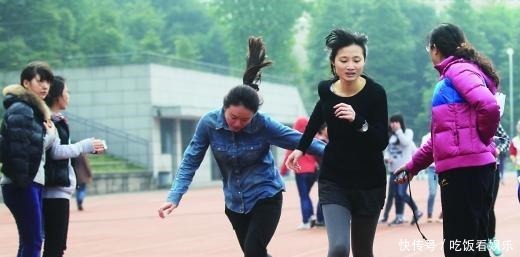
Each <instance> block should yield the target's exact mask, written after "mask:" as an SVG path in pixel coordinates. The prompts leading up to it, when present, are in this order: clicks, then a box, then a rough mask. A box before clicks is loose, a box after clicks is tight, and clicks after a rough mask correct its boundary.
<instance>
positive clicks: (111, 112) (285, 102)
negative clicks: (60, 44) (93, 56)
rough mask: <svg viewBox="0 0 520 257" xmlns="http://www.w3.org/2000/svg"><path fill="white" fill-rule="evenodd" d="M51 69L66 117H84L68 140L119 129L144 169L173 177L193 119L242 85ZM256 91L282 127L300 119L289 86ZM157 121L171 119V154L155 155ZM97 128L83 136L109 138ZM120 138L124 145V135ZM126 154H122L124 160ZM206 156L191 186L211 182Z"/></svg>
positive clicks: (213, 78) (135, 68)
mask: <svg viewBox="0 0 520 257" xmlns="http://www.w3.org/2000/svg"><path fill="white" fill-rule="evenodd" d="M54 71H55V74H57V75H61V76H63V77H65V78H66V79H67V85H68V87H69V90H70V92H71V101H70V106H69V108H68V110H67V112H68V113H70V116H72V115H75V116H78V117H81V118H82V119H85V121H84V123H82V125H81V126H80V128H74V129H73V130H72V137H73V139H74V136H75V135H76V136H77V135H81V136H82V137H84V134H85V133H79V132H80V130H82V129H86V127H89V123H95V124H98V125H101V124H102V125H103V126H106V128H104V129H105V130H112V131H115V132H118V131H122V132H124V133H125V135H126V136H127V137H131V138H132V137H135V138H140V139H142V141H144V142H145V144H146V143H147V144H148V148H149V158H150V160H151V161H150V165H149V169H151V170H152V171H153V174H154V177H157V174H158V172H160V171H164V172H170V173H172V175H173V173H174V172H175V170H176V169H177V166H178V162H179V161H180V160H181V159H182V154H183V151H184V148H185V147H186V145H187V141H188V140H189V138H190V137H191V135H192V134H193V132H194V131H193V128H194V125H195V124H196V122H197V121H198V120H199V118H200V117H201V116H202V115H203V114H205V113H206V112H208V111H210V110H212V109H215V108H219V107H221V106H222V100H223V98H224V96H225V94H226V93H227V92H228V91H229V89H230V88H232V87H234V86H236V85H240V84H242V82H241V79H240V78H237V77H230V76H223V75H218V74H213V73H205V72H200V71H193V70H186V69H182V68H174V67H168V66H163V65H156V64H145V65H126V66H106V67H93V68H74V69H56V70H54ZM18 76H19V72H10V73H4V74H0V82H3V85H7V84H13V83H18V79H19V78H18ZM259 92H260V95H261V96H262V98H263V101H264V103H263V105H262V106H261V108H260V111H262V112H265V113H267V114H268V115H270V116H271V117H273V118H274V119H276V120H278V121H280V122H282V123H284V124H287V125H291V124H292V123H293V121H294V120H295V119H296V117H298V116H300V115H306V111H305V109H304V105H303V102H302V101H301V97H300V95H299V93H298V91H297V89H296V88H295V87H292V86H286V85H280V84H274V83H269V82H266V81H263V82H262V83H261V84H260V91H259ZM163 119H169V120H173V121H174V124H175V126H174V129H173V134H174V136H173V139H172V142H171V143H172V144H173V146H172V147H173V149H174V150H173V151H172V153H171V154H168V153H162V152H161V121H162V120H163ZM183 124H184V125H186V124H187V125H188V127H190V126H191V125H190V124H193V128H190V129H187V128H186V126H184V127H183ZM98 127H99V126H96V127H93V129H92V128H91V129H90V130H86V131H88V132H86V134H87V135H88V136H96V137H99V138H105V137H109V136H108V134H107V133H105V134H103V133H101V132H100V131H99V129H97V128H98ZM186 138H188V140H187V139H186ZM75 139H76V140H77V139H82V138H75ZM122 140H123V141H124V136H123V139H122ZM183 142H184V143H183ZM108 143H109V144H108V147H109V152H110V149H115V148H117V147H115V146H114V145H113V143H112V142H110V141H109V142H108ZM111 144H112V145H111ZM118 144H119V143H118ZM121 144H123V145H122V146H121V147H123V148H125V147H126V148H132V146H130V147H129V146H128V145H127V146H125V145H124V142H121ZM132 150H133V149H126V150H125V151H126V152H125V153H127V155H128V157H129V158H130V157H131V154H132ZM210 152H211V151H208V152H207V155H206V158H205V159H204V161H203V163H202V164H201V166H200V168H199V170H198V171H197V173H196V174H197V175H196V176H195V178H194V184H205V183H211V182H212V179H211V176H212V175H211V169H212V164H211V162H212V158H213V157H212V156H211V153H210ZM139 154H142V153H139ZM282 154H283V151H282V150H276V151H275V156H277V157H278V158H281V156H282ZM213 166H214V165H213ZM170 178H171V177H170Z"/></svg>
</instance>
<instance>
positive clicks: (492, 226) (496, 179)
mask: <svg viewBox="0 0 520 257" xmlns="http://www.w3.org/2000/svg"><path fill="white" fill-rule="evenodd" d="M498 166H501V165H500V164H499V165H498ZM499 187H500V172H499V168H498V167H497V171H495V173H494V175H493V190H492V192H493V199H492V200H491V207H490V209H489V230H488V236H489V238H490V239H491V238H494V237H495V232H496V227H497V220H496V217H495V202H496V201H497V194H498V188H499Z"/></svg>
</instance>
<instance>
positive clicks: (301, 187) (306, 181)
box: [296, 172, 323, 223]
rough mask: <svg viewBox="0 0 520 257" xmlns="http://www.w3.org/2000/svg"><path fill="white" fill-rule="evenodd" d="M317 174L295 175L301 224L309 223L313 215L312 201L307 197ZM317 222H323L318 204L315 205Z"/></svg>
mask: <svg viewBox="0 0 520 257" xmlns="http://www.w3.org/2000/svg"><path fill="white" fill-rule="evenodd" d="M316 176H317V174H316V173H315V172H313V173H300V174H296V187H297V188H298V194H299V195H300V207H301V212H302V222H303V223H307V222H309V221H310V220H309V219H310V218H311V216H312V215H313V214H314V209H313V207H312V200H311V198H310V196H309V194H310V192H311V189H312V186H313V185H314V183H315V182H316ZM316 215H317V222H323V213H322V211H321V207H320V203H319V202H318V204H317V210H316Z"/></svg>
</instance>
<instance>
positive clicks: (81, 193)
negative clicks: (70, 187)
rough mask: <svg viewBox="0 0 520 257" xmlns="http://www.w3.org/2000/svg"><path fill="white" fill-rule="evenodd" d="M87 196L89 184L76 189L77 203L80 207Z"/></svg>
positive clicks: (82, 184)
mask: <svg viewBox="0 0 520 257" xmlns="http://www.w3.org/2000/svg"><path fill="white" fill-rule="evenodd" d="M85 196H87V184H85V183H81V184H78V188H77V189H76V203H77V204H78V207H79V206H81V205H82V204H83V200H85Z"/></svg>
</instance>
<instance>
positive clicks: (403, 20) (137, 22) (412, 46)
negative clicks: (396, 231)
mask: <svg viewBox="0 0 520 257" xmlns="http://www.w3.org/2000/svg"><path fill="white" fill-rule="evenodd" d="M500 2H501V1H490V3H489V4H487V5H485V6H482V5H478V6H477V5H475V4H474V3H472V1H470V0H453V1H452V3H451V4H450V5H448V6H446V7H439V6H435V5H434V4H433V2H431V1H418V0H387V1H379V0H342V1H329V0H294V1H278V0H263V1H242V0H103V1H90V0H74V1H70V0H52V1H51V0H42V1H13V0H0V6H2V8H0V57H1V60H2V61H1V62H0V70H13V69H15V70H17V69H20V68H21V67H23V66H24V65H25V64H26V63H27V62H29V61H31V60H36V59H40V60H46V61H48V62H49V63H51V65H53V66H54V67H73V66H84V65H110V64H120V63H143V62H153V61H154V59H150V56H152V57H157V56H161V57H164V58H165V59H168V60H170V59H175V60H177V59H180V60H186V61H197V63H198V62H206V63H211V64H218V65H222V66H224V67H229V68H232V69H230V70H231V71H233V70H236V71H237V72H236V73H240V72H241V71H242V70H243V66H244V65H245V61H244V60H245V53H246V42H247V38H248V37H249V36H251V35H255V36H262V37H263V39H264V41H265V42H266V44H267V53H268V55H269V56H268V57H269V58H271V59H272V60H273V61H274V65H273V67H272V68H270V69H268V70H266V72H265V74H266V75H273V74H274V75H276V76H278V77H282V78H284V79H285V80H286V81H289V82H288V83H291V84H296V85H297V86H298V89H299V90H300V93H301V94H302V96H303V97H304V103H305V104H306V106H307V108H308V109H310V108H312V106H313V105H314V103H315V101H316V99H317V96H316V85H317V83H318V81H319V80H323V79H327V78H330V77H331V74H330V68H329V60H328V55H329V53H328V52H327V51H325V46H324V38H325V36H326V35H327V34H328V32H329V31H330V30H331V29H332V28H335V27H342V28H349V29H351V30H353V31H359V32H363V33H365V34H367V35H368V38H369V42H368V56H367V63H366V69H365V71H366V73H367V74H368V75H369V76H371V77H373V78H374V79H375V80H376V81H378V82H379V83H380V84H382V85H383V86H384V87H385V89H386V90H387V94H388V103H389V112H390V113H391V114H392V113H396V112H401V113H403V114H404V116H405V118H406V121H407V124H408V126H409V127H411V128H413V129H414V130H416V133H417V134H422V133H424V132H425V131H426V130H427V129H428V127H429V116H430V108H431V95H432V87H433V85H434V84H435V81H436V80H437V77H438V73H437V71H435V70H434V69H433V67H432V64H431V61H430V59H429V56H428V54H427V53H426V52H425V50H424V47H425V45H426V35H427V34H428V32H429V31H430V30H431V29H432V28H433V27H434V26H435V25H436V24H438V23H440V22H452V23H455V24H457V25H459V26H461V27H462V28H463V30H464V31H465V33H466V36H467V38H468V39H469V41H470V42H471V43H472V44H473V45H474V46H475V47H476V48H477V49H478V50H479V51H480V52H482V53H483V54H484V55H486V56H488V57H489V58H490V59H491V60H492V61H493V63H494V64H495V67H496V68H497V70H498V71H499V74H500V75H501V81H502V83H501V87H502V91H504V92H505V93H506V94H507V93H508V92H509V91H508V86H509V84H508V81H509V80H508V77H509V69H508V68H509V66H508V56H507V54H506V51H505V49H507V48H508V47H512V48H514V49H515V50H516V52H515V55H514V57H515V65H517V66H516V67H518V65H520V64H519V63H520V62H518V61H516V60H519V59H518V56H519V55H520V47H519V46H520V42H519V39H520V16H519V15H518V13H520V8H519V7H517V6H511V5H505V4H500ZM307 28H308V29H307ZM304 36H305V37H304ZM296 46H297V47H296ZM296 49H297V50H296ZM302 62H304V63H302ZM519 71H520V69H518V68H515V72H516V73H515V74H514V75H515V76H514V77H515V78H519V75H520V74H519ZM236 73H235V74H234V75H238V74H236ZM264 78H265V77H264ZM516 81H520V80H518V79H517V80H516ZM515 95H517V96H516V97H515V96H508V99H511V98H514V100H515V102H518V101H519V100H520V97H518V95H520V94H519V92H516V91H515ZM508 110H509V108H506V113H505V115H506V116H505V117H508V115H509V113H508ZM518 114H520V112H517V111H515V116H516V117H518V116H517V115H518ZM503 123H504V126H506V127H507V126H508V125H509V120H508V119H504V122H503Z"/></svg>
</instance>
